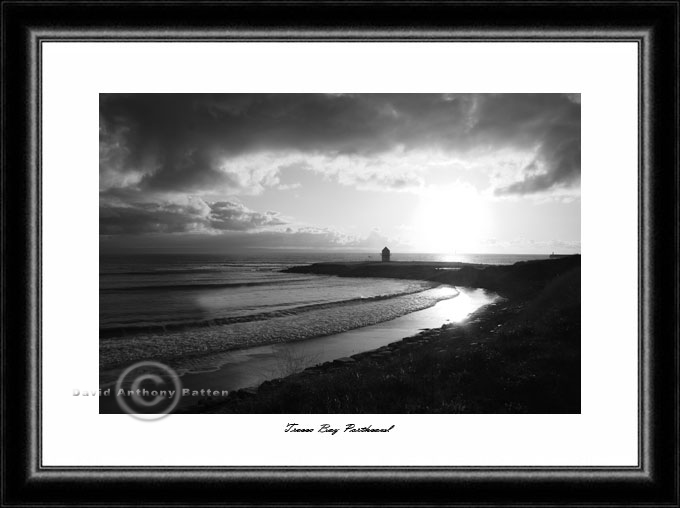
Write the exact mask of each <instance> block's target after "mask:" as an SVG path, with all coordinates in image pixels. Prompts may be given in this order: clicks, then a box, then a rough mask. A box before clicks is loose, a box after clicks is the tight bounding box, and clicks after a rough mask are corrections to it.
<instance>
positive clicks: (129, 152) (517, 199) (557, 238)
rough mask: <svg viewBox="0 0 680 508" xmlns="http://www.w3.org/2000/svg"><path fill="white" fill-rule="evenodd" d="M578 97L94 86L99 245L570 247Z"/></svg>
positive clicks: (574, 246) (576, 237)
mask: <svg viewBox="0 0 680 508" xmlns="http://www.w3.org/2000/svg"><path fill="white" fill-rule="evenodd" d="M580 182H581V100H580V95H579V94H100V96H99V235H100V236H99V237H100V251H102V252H118V251H134V252H141V251H152V252H196V253H198V252H206V253H222V252H224V253H238V252H243V251H249V250H252V249H291V250H297V251H310V250H324V251H328V250H345V251H362V252H363V251H366V252H374V251H375V252H377V251H379V250H380V249H382V247H384V246H389V247H390V248H391V249H392V250H393V251H395V252H421V253H425V252H431V253H444V254H446V253H450V254H455V253H497V254H510V253H517V254H544V253H550V252H560V253H571V252H580V248H581V247H580V237H581V200H580V195H581V191H580Z"/></svg>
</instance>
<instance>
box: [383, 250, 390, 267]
mask: <svg viewBox="0 0 680 508" xmlns="http://www.w3.org/2000/svg"><path fill="white" fill-rule="evenodd" d="M382 260H383V263H388V262H389V261H390V249H388V248H387V247H385V248H384V249H383V250H382Z"/></svg>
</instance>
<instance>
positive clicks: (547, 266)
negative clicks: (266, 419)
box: [74, 93, 581, 432]
mask: <svg viewBox="0 0 680 508" xmlns="http://www.w3.org/2000/svg"><path fill="white" fill-rule="evenodd" d="M580 254H581V95H580V94H579V93H559V94H558V93H537V94H536V93H534V94H520V93H494V94H489V93H479V94H475V93H466V94H460V93H451V94H447V93H441V94H432V93H417V94H416V93H391V94H373V93H332V94H331V93H328V94H322V93H310V94H286V93H278V94H261V93H251V94H231V93H229V94H226V93H225V94H134V93H133V94H119V93H102V94H100V95H99V382H100V386H99V394H98V395H99V406H100V412H101V413H128V414H131V415H133V416H137V417H140V418H148V419H152V418H158V417H161V416H165V415H168V414H170V413H192V414H196V413H210V414H216V413H217V414H223V413H254V414H257V413H264V414H267V413H280V414H286V413H288V414H297V413H313V414H328V413H331V414H375V413H385V414H404V413H415V414H437V413H449V414H450V413H491V414H498V413H533V414H543V413H552V414H578V413H580V412H581V255H580ZM75 392H79V390H78V389H76V390H74V395H75V396H78V395H85V393H83V394H79V393H75ZM83 392H86V390H85V389H83ZM287 430H290V431H291V432H295V431H296V430H297V429H295V428H294V427H293V428H290V429H287ZM376 430H384V431H389V429H376Z"/></svg>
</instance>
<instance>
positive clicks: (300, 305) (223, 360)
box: [99, 251, 547, 387]
mask: <svg viewBox="0 0 680 508" xmlns="http://www.w3.org/2000/svg"><path fill="white" fill-rule="evenodd" d="M546 258H547V256H538V255H494V254H464V255H438V254H393V255H392V260H393V261H429V262H432V261H445V262H466V263H479V264H512V263H515V262H518V261H524V260H533V259H546ZM378 259H379V256H378V255H372V256H369V255H367V254H365V253H352V252H322V253H318V252H317V253H311V252H278V251H272V252H269V251H267V252H258V253H255V254H252V253H250V254H247V255H246V254H243V255H227V254H225V255H212V254H182V255H175V254H173V255H170V254H146V255H132V254H125V255H104V254H102V255H101V256H100V270H99V335H100V337H99V362H100V387H104V386H109V385H111V383H113V382H114V381H115V379H116V377H117V375H118V374H119V373H120V371H121V369H122V368H124V367H125V366H127V365H130V364H133V363H134V362H137V361H142V360H158V361H163V362H164V363H165V364H167V365H170V366H172V368H174V369H176V370H177V371H178V372H179V373H180V375H183V376H184V375H192V374H201V373H209V372H213V373H214V372H217V371H219V370H220V369H223V368H224V366H225V365H229V364H230V363H234V362H235V363H238V364H242V363H243V358H244V354H245V356H246V357H247V356H248V352H250V353H252V355H251V356H253V357H257V358H262V356H263V355H265V356H266V355H267V354H268V355H269V356H271V357H275V356H277V354H278V355H280V354H281V349H280V348H281V347H285V346H286V345H290V344H297V346H295V347H296V348H299V347H300V346H299V345H300V344H313V343H315V344H321V346H320V347H322V349H321V350H322V352H323V354H322V356H324V358H325V359H328V357H329V355H330V357H332V356H333V355H336V357H337V355H346V354H348V353H350V352H355V351H360V350H362V349H366V348H367V347H374V346H376V345H378V343H377V342H375V343H372V342H371V339H372V338H375V337H378V338H380V337H382V338H381V339H380V344H384V343H385V341H390V340H399V339H401V338H403V337H405V336H407V335H409V334H413V333H411V332H414V333H417V331H418V330H419V329H422V328H424V327H427V326H429V325H432V326H441V324H443V323H444V322H445V321H448V320H449V319H448V318H450V317H453V316H454V315H455V316H456V318H455V319H458V320H459V319H463V318H464V317H465V316H467V315H468V314H469V313H470V312H473V311H474V310H475V309H476V308H478V307H479V306H481V305H484V304H485V303H489V302H490V301H493V296H492V295H488V294H486V293H484V292H482V291H479V290H478V291H474V290H470V289H462V288H455V287H451V286H446V285H436V284H433V283H430V282H425V281H411V280H396V279H382V278H370V279H369V278H345V277H335V276H320V275H305V274H296V273H285V272H283V270H284V269H286V268H288V267H291V266H297V265H305V264H310V263H319V262H351V261H377V260H378ZM452 305H453V306H452ZM454 307H455V308H454ZM435 311H436V312H435ZM420 316H422V318H421V317H420ZM348 334H349V335H348ZM399 334H401V336H399ZM338 337H340V338H342V340H341V341H340V342H338V340H337V339H338ZM361 337H364V338H363V339H361ZM323 338H328V339H323ZM319 339H323V340H322V341H321V342H319ZM376 340H378V339H376ZM314 341H316V342H314ZM334 343H337V344H341V345H342V344H353V346H352V349H351V350H350V351H348V350H347V346H341V347H340V348H339V349H338V350H337V351H336V350H335V346H333V344H334ZM378 347H379V346H378ZM328 350H330V351H333V353H328ZM267 352H268V353H267ZM331 359H332V358H331ZM270 377H271V376H270ZM244 382H245V381H240V383H241V384H243V383H244Z"/></svg>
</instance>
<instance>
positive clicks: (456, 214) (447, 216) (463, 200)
mask: <svg viewBox="0 0 680 508" xmlns="http://www.w3.org/2000/svg"><path fill="white" fill-rule="evenodd" d="M486 215H487V214H486V207H485V206H484V200H483V198H482V197H481V196H480V194H479V193H478V192H477V191H476V189H474V187H471V186H469V185H459V186H453V185H452V186H446V187H438V188H428V189H425V190H424V191H423V193H422V195H421V198H420V203H419V205H418V207H417V209H416V212H415V214H414V219H413V223H412V230H413V232H414V234H413V242H412V243H413V245H414V247H415V248H416V249H417V250H418V251H420V252H429V253H438V254H455V253H463V252H475V251H476V250H477V249H478V246H479V244H480V240H481V239H482V238H484V237H485V236H486V235H485V233H486V229H487V217H486Z"/></svg>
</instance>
